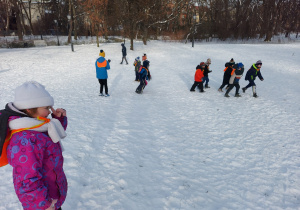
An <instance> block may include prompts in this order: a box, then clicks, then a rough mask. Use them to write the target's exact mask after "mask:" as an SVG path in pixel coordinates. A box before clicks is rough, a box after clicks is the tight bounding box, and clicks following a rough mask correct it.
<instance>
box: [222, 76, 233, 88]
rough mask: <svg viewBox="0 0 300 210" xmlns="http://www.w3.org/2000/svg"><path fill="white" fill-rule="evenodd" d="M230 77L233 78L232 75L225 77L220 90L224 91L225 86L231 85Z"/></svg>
mask: <svg viewBox="0 0 300 210" xmlns="http://www.w3.org/2000/svg"><path fill="white" fill-rule="evenodd" d="M230 77H231V76H230V75H224V77H223V83H222V85H221V86H220V87H219V89H223V87H225V85H229V80H230Z"/></svg>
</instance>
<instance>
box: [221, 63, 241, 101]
mask: <svg viewBox="0 0 300 210" xmlns="http://www.w3.org/2000/svg"><path fill="white" fill-rule="evenodd" d="M243 73H244V64H243V63H238V64H236V65H235V66H234V69H233V71H232V72H231V77H230V80H229V88H228V89H227V91H226V93H225V97H230V96H229V95H228V93H229V92H230V91H231V90H232V89H233V87H235V88H236V89H235V95H234V97H241V95H240V94H239V89H240V85H239V81H240V79H241V77H242V76H243Z"/></svg>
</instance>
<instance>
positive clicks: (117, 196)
mask: <svg viewBox="0 0 300 210" xmlns="http://www.w3.org/2000/svg"><path fill="white" fill-rule="evenodd" d="M134 44H135V45H134V47H135V50H134V51H130V50H129V44H128V42H127V43H126V47H127V51H128V60H129V65H120V61H121V46H120V43H111V44H102V45H101V46H100V48H97V47H96V45H95V44H93V45H75V52H71V49H70V46H61V47H44V48H27V49H0V80H1V86H0V107H2V108H4V106H5V104H6V103H7V102H11V101H12V100H13V98H14V96H13V93H14V92H13V89H14V88H15V87H17V86H18V85H20V84H22V83H23V82H25V81H28V80H36V81H38V82H40V83H42V84H44V85H45V86H46V89H47V90H48V91H49V92H50V93H51V95H52V96H53V97H54V99H55V107H56V108H60V107H63V108H65V109H66V110H67V114H68V120H69V125H68V129H67V134H68V136H67V138H66V139H64V141H63V143H64V147H65V149H66V150H65V152H64V157H65V165H64V169H65V173H66V175H67V178H68V183H69V191H68V196H67V199H66V202H65V204H64V205H63V207H62V209H64V210H77V209H78V210H100V209H101V210H158V209H159V210H160V209H164V210H165V209H181V210H190V209H197V210H201V209H205V210H206V209H208V210H210V209H211V210H215V209H222V210H226V209H235V210H236V209H239V210H244V209H255V210H265V209H272V210H273V209H275V210H277V209H300V168H299V167H300V152H299V151H300V143H299V140H300V106H299V103H300V85H299V83H300V59H299V58H300V43H299V42H298V43H293V44H243V45H241V44H199V43H198V44H195V48H192V47H191V44H187V45H185V44H182V43H168V42H161V41H151V42H149V43H148V45H147V46H144V45H143V44H142V43H141V42H135V43H134ZM100 49H103V50H104V51H105V52H106V58H107V59H111V60H112V62H111V70H110V71H109V79H108V87H109V93H110V95H111V96H110V97H100V96H98V94H99V83H98V81H97V79H96V78H95V66H94V65H95V64H94V63H95V60H96V58H97V57H98V53H99V50H100ZM143 53H147V55H148V59H149V60H150V71H151V74H152V77H153V79H152V80H151V81H150V82H149V84H148V86H146V88H145V90H144V93H143V94H142V95H138V94H136V93H135V89H136V87H137V86H138V83H137V82H135V81H134V67H133V65H132V64H133V61H134V58H135V57H137V56H142V54H143ZM207 58H211V60H212V64H211V67H210V68H211V70H212V71H213V72H212V73H211V74H210V75H209V76H210V83H209V84H210V86H211V88H210V89H206V92H205V93H199V92H197V91H196V92H190V91H189V89H190V87H191V86H192V84H193V81H194V73H195V67H196V66H197V64H199V63H200V62H201V61H206V59H207ZM231 58H234V59H235V61H236V62H243V63H244V65H245V70H247V69H248V68H249V67H250V66H251V65H252V64H253V63H254V62H256V61H257V60H262V62H263V65H262V69H261V72H262V75H263V77H264V79H265V80H264V81H263V82H261V81H260V80H259V79H257V80H256V84H257V93H258V95H259V97H258V98H253V97H252V91H251V90H250V89H248V90H247V91H246V93H242V92H241V95H242V97H241V98H235V97H233V94H234V90H235V89H234V90H232V91H231V92H230V96H231V97H230V98H225V97H224V93H220V92H218V91H217V89H218V88H219V86H220V85H221V83H222V77H223V69H224V64H225V62H228V61H229V60H230V59H231ZM244 75H245V74H244ZM240 84H241V87H244V86H246V85H247V82H246V81H245V80H244V77H243V78H242V79H241V82H240ZM2 108H1V109H2ZM0 177H1V182H0V200H1V201H0V210H19V209H22V208H21V204H20V202H19V201H18V198H17V196H16V195H15V191H14V188H13V181H12V168H11V166H6V167H4V168H0Z"/></svg>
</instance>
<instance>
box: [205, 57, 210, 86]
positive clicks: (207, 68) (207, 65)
mask: <svg viewBox="0 0 300 210" xmlns="http://www.w3.org/2000/svg"><path fill="white" fill-rule="evenodd" d="M210 64H211V59H210V58H208V59H207V61H206V63H205V68H204V72H203V73H204V77H203V84H204V83H205V88H210V87H209V86H208V82H209V78H208V73H210V72H211V70H209V65H210Z"/></svg>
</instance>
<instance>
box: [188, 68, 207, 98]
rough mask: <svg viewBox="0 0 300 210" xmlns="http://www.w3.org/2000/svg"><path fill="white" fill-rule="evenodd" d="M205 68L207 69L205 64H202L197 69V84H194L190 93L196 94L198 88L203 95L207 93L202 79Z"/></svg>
mask: <svg viewBox="0 0 300 210" xmlns="http://www.w3.org/2000/svg"><path fill="white" fill-rule="evenodd" d="M204 68H205V63H204V62H201V63H200V65H198V66H197V67H196V72H195V82H194V84H193V86H192V87H191V90H190V91H192V92H194V91H195V88H196V87H197V86H198V87H199V89H200V92H201V93H203V92H205V91H204V90H203V81H202V78H203V76H204V74H203V71H204Z"/></svg>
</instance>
